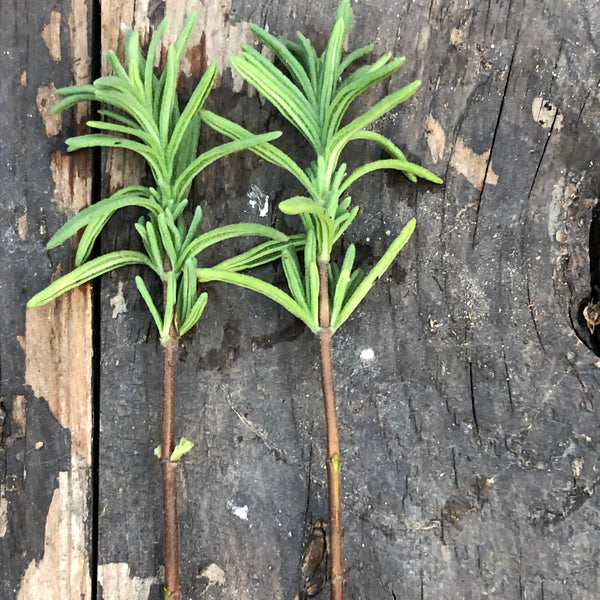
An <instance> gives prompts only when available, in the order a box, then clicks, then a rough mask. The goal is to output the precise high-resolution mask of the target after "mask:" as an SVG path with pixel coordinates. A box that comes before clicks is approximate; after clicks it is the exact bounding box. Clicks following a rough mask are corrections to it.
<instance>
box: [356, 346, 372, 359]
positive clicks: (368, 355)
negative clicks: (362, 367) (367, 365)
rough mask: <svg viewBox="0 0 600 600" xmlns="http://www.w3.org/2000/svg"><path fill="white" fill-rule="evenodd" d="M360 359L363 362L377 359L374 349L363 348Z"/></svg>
mask: <svg viewBox="0 0 600 600" xmlns="http://www.w3.org/2000/svg"><path fill="white" fill-rule="evenodd" d="M360 358H361V359H362V360H373V359H374V358H375V352H374V350H373V348H363V349H362V350H361V351H360Z"/></svg>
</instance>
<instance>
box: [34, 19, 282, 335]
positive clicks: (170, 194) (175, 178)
mask: <svg viewBox="0 0 600 600" xmlns="http://www.w3.org/2000/svg"><path fill="white" fill-rule="evenodd" d="M195 20H196V15H195V14H193V15H191V16H190V18H188V20H187V21H186V23H185V25H184V27H183V30H182V31H181V33H180V35H179V37H178V38H177V40H176V41H175V43H174V44H172V45H171V46H170V47H169V49H168V51H167V61H166V66H165V68H164V70H163V71H162V73H161V74H160V76H157V75H156V74H155V72H154V62H155V58H156V54H157V51H158V49H159V45H160V40H161V37H162V35H163V33H164V31H165V28H166V20H165V21H163V22H162V23H161V25H160V26H159V27H158V29H157V30H156V32H155V34H154V35H153V37H152V40H151V42H150V46H149V49H148V53H147V56H144V55H143V54H142V52H141V49H140V45H139V36H138V34H137V32H129V34H128V37H127V43H126V65H122V64H121V63H120V62H119V60H118V59H117V57H116V55H115V53H114V52H112V51H109V52H108V62H109V64H110V65H111V67H112V70H113V75H110V76H106V77H100V78H99V79H97V80H96V81H95V82H94V83H93V84H90V85H77V86H72V87H67V88H62V89H59V90H57V93H58V94H60V95H62V96H63V98H62V100H60V101H59V102H58V103H57V104H56V105H55V106H54V107H53V112H58V111H61V110H64V109H67V108H69V107H71V106H73V105H75V104H77V103H78V102H84V101H96V102H99V103H100V105H101V106H102V108H101V109H100V110H99V114H100V115H101V116H102V117H103V118H104V120H102V121H97V120H95V121H89V122H88V125H89V126H90V127H92V128H94V129H96V130H98V131H99V132H100V133H91V134H87V135H80V136H77V137H74V138H70V139H68V140H67V147H68V149H69V151H75V150H78V149H80V148H91V147H105V148H125V149H127V150H130V151H132V152H136V153H137V154H139V155H140V156H142V157H143V158H144V160H145V161H146V163H147V164H148V166H149V168H150V171H151V173H152V177H153V179H154V182H155V186H154V187H144V186H131V187H126V188H124V189H122V190H119V191H117V192H116V193H114V194H113V195H112V196H110V197H109V198H106V199H104V200H102V201H100V202H98V203H96V204H94V205H92V206H90V207H89V208H86V209H85V210H83V211H81V212H80V213H79V214H77V215H76V216H74V217H73V218H72V219H70V220H69V221H68V222H67V223H65V225H63V227H62V228H61V229H60V230H59V231H58V232H57V233H56V234H54V236H53V237H52V238H51V239H50V241H49V243H48V247H49V248H54V247H56V246H58V245H59V244H62V243H63V242H65V241H66V240H67V239H69V238H70V237H71V236H73V235H75V234H76V233H77V232H78V231H80V230H83V233H82V236H81V241H80V243H79V246H78V250H77V254H76V257H75V265H76V268H75V269H74V270H73V271H72V272H71V273H68V274H67V275H65V276H64V277H61V278H60V279H58V280H56V281H55V282H53V283H52V284H51V285H50V286H49V287H47V288H46V289H45V290H42V291H41V292H40V293H38V294H37V295H36V296H34V297H33V298H32V299H31V300H30V301H29V305H30V306H40V305H42V304H45V303H46V302H50V301H51V300H54V299H55V298H56V297H57V296H59V295H60V294H62V293H64V292H66V291H68V290H70V289H73V288H74V287H77V286H78V285H80V284H82V283H85V282H87V281H90V280H91V279H93V278H94V277H97V276H99V275H102V274H104V273H107V272H108V271H111V270H113V269H115V268H117V267H120V266H125V265H132V264H141V265H145V266H147V267H149V268H150V269H151V270H152V271H154V272H155V273H156V275H158V277H159V278H160V279H161V280H162V281H163V283H164V289H165V293H164V298H163V304H164V307H163V312H162V315H161V313H160V312H159V310H158V308H157V306H156V304H155V302H154V300H153V299H152V296H151V294H150V292H149V290H148V287H147V285H146V283H145V282H144V280H143V279H142V278H141V277H139V276H138V277H136V285H137V288H138V290H139V291H140V294H141V296H142V298H143V299H144V301H145V302H146V304H147V306H148V309H149V311H150V313H151V314H152V317H153V318H154V321H155V322H156V325H157V327H158V329H159V332H160V337H161V339H162V340H165V339H167V338H169V337H170V336H171V335H172V332H173V328H174V329H175V331H176V333H177V334H179V335H183V334H184V333H186V332H187V331H189V330H190V329H191V328H192V327H193V326H194V325H195V323H196V322H197V321H198V319H199V318H200V316H201V315H202V312H203V310H204V307H205V306H206V301H207V295H206V293H200V292H199V290H198V282H197V278H196V268H197V266H198V264H197V256H198V254H200V253H201V252H202V251H203V250H205V249H206V248H208V247H209V246H212V245H213V244H216V243H219V242H222V241H225V240H227V239H231V238H234V237H239V236H261V237H266V238H267V239H270V240H272V241H271V242H267V244H266V245H259V246H257V247H255V248H254V249H252V251H251V253H250V254H249V253H244V254H242V255H240V256H238V257H236V258H235V259H230V260H229V263H228V267H227V268H228V270H230V271H231V270H240V269H246V268H249V267H252V266H257V265H260V264H263V263H264V262H268V261H270V260H273V259H274V258H277V257H278V255H279V254H280V253H281V249H282V247H285V246H286V245H287V243H288V242H287V236H285V235H284V234H282V233H280V232H278V231H276V230H274V229H272V228H269V227H265V226H263V225H258V224H252V223H242V224H237V225H228V226H225V227H221V228H218V229H215V230H213V231H209V232H206V233H203V234H199V233H198V232H199V228H200V225H201V221H202V211H201V209H200V208H199V207H198V208H196V210H195V212H194V214H193V217H192V219H191V222H190V223H189V225H188V224H187V223H186V220H185V219H184V210H185V209H186V207H187V204H188V194H189V191H190V188H191V185H192V181H193V179H194V177H196V175H198V173H199V172H200V171H202V169H204V168H205V167H207V166H208V165H210V164H211V163H212V162H214V161H215V160H218V159H219V158H222V157H224V156H227V155H228V154H231V153H232V152H237V151H240V150H245V149H248V148H252V147H257V148H260V147H262V146H263V145H264V144H265V142H268V141H272V140H274V139H275V138H277V137H279V135H280V133H279V132H275V133H268V134H264V135H260V136H255V135H252V134H251V133H249V132H246V133H244V135H240V136H237V137H236V139H234V140H232V141H230V142H227V143H225V144H222V145H220V146H217V147H215V148H211V149H210V150H207V151H205V152H203V153H202V154H200V155H199V156H197V155H196V153H197V147H198V138H199V132H200V112H201V109H202V107H203V105H204V102H205V100H206V98H207V96H208V93H209V92H210V90H211V88H212V86H213V84H214V80H215V77H216V74H217V67H216V65H215V64H211V65H210V66H209V67H208V68H207V70H206V72H205V74H204V76H203V77H202V79H201V80H200V82H199V83H198V85H197V86H196V88H195V89H194V91H193V93H192V95H191V97H190V99H189V101H188V102H187V104H186V105H185V106H184V107H183V109H182V110H181V109H180V106H179V99H178V95H177V75H178V70H179V63H180V61H181V58H182V56H183V52H184V49H185V46H186V44H187V42H188V40H189V37H190V35H191V33H192V29H193V27H194V23H195ZM266 151H268V149H266ZM131 206H136V207H140V208H143V209H145V210H146V211H147V215H146V216H143V217H141V218H140V219H139V220H138V222H137V223H135V224H134V227H135V229H136V231H137V232H138V234H139V236H140V238H141V240H142V244H143V247H144V251H145V252H144V253H141V252H133V251H130V250H121V251H118V252H111V253H110V254H106V255H104V256H100V257H98V258H95V259H93V260H91V261H89V262H88V259H89V257H90V254H91V252H92V249H93V246H94V243H95V241H96V239H97V238H98V236H99V235H100V233H101V232H102V230H103V228H104V227H105V225H106V224H107V223H108V221H109V219H110V218H111V217H112V216H113V215H114V214H115V213H116V212H117V211H118V210H120V209H122V208H125V207H131Z"/></svg>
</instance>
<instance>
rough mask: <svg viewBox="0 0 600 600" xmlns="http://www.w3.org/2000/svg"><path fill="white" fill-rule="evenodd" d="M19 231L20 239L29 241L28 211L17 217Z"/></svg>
mask: <svg viewBox="0 0 600 600" xmlns="http://www.w3.org/2000/svg"><path fill="white" fill-rule="evenodd" d="M17 233H18V234H19V239H20V240H22V241H24V242H26V241H27V213H25V214H22V215H21V216H20V217H17Z"/></svg>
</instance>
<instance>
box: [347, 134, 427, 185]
mask: <svg viewBox="0 0 600 600" xmlns="http://www.w3.org/2000/svg"><path fill="white" fill-rule="evenodd" d="M354 140H368V141H371V142H375V143H376V144H379V145H380V146H381V147H382V148H383V149H384V150H385V151H386V152H387V153H388V154H389V155H390V156H391V157H392V158H398V159H399V160H407V158H406V156H405V155H404V152H402V150H400V148H398V146H396V144H394V143H393V142H392V141H391V140H389V139H388V138H386V137H385V136H383V135H381V134H380V133H377V132H375V131H358V132H357V133H355V134H354V135H353V136H352V137H351V138H350V141H354ZM403 173H404V175H405V176H406V178H407V179H408V180H409V181H412V182H413V183H416V182H417V177H416V175H414V174H413V173H411V172H409V171H403Z"/></svg>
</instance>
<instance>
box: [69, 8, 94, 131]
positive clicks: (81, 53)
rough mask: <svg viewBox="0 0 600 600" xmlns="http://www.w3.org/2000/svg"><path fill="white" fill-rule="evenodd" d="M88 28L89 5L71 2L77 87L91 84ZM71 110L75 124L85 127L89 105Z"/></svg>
mask: <svg viewBox="0 0 600 600" xmlns="http://www.w3.org/2000/svg"><path fill="white" fill-rule="evenodd" d="M88 26H89V20H88V9H87V3H86V2H82V0H71V12H70V14H69V40H70V42H71V43H70V49H71V56H70V58H71V69H72V71H73V83H74V84H76V85H79V84H82V83H89V77H90V59H89V56H88ZM71 110H72V111H73V113H72V114H73V116H74V117H75V122H76V123H79V124H81V126H84V124H85V122H86V121H87V120H88V118H89V114H90V106H89V103H87V102H79V103H78V104H76V105H75V106H74V107H73V108H72V109H71Z"/></svg>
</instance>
